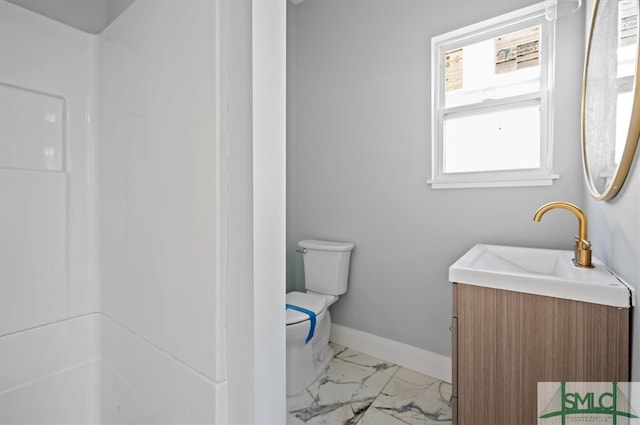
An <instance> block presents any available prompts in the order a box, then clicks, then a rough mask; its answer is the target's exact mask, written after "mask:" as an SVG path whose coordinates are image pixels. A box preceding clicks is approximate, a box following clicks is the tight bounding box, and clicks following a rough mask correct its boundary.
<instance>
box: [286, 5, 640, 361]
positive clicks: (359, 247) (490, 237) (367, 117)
mask: <svg viewBox="0 0 640 425" xmlns="http://www.w3.org/2000/svg"><path fill="white" fill-rule="evenodd" d="M532 3H534V2H532V1H516V0H513V1H484V0H483V1H473V0H467V1H451V0H432V1H424V0H403V1H402V2H397V1H375V2H372V1H370V0H322V1H320V0H307V1H305V2H303V3H301V4H300V5H298V6H292V5H290V12H291V13H290V17H289V38H290V40H289V52H288V53H289V71H288V72H289V99H288V101H289V111H288V119H289V127H288V170H287V172H288V186H287V189H288V193H287V197H288V210H287V214H288V235H287V237H288V252H287V261H288V278H287V280H288V282H287V288H288V290H292V289H302V288H303V287H304V286H303V285H304V283H303V281H304V278H303V269H302V264H301V258H299V254H296V253H295V241H297V240H299V239H303V238H310V237H313V238H326V239H334V240H346V241H353V242H355V243H356V249H355V251H354V253H353V256H352V264H351V276H350V286H349V291H348V292H347V293H346V294H345V295H343V296H342V297H340V300H339V301H338V302H337V303H336V304H335V305H334V306H333V307H332V314H333V316H332V317H333V320H334V322H336V323H339V324H341V325H344V326H348V327H351V328H355V329H358V330H361V331H364V332H369V333H372V334H374V335H378V336H381V337H385V338H389V339H392V340H395V341H399V342H403V343H406V344H410V345H413V346H415V347H419V348H423V349H426V350H429V351H432V352H435V353H439V354H443V355H450V353H451V348H450V345H451V335H450V332H449V324H450V320H451V319H450V317H451V285H450V284H449V282H448V267H449V265H451V264H452V263H453V262H454V261H455V260H456V259H457V258H458V257H460V256H461V255H462V254H463V253H464V252H465V251H467V250H468V249H469V248H470V247H472V246H473V245H474V244H476V243H497V244H513V245H527V246H535V247H550V248H566V249H571V248H572V246H573V237H574V235H575V234H576V232H577V220H576V219H575V218H574V217H573V216H572V215H571V214H570V213H568V212H566V211H554V212H552V213H549V214H547V215H545V217H544V219H543V220H542V222H541V223H536V222H534V221H533V220H532V217H533V214H534V212H535V211H536V209H537V208H538V207H539V206H540V205H542V204H544V203H546V202H549V201H554V200H566V201H570V202H575V203H578V204H581V203H582V201H583V200H584V190H583V187H582V175H581V162H580V161H581V159H580V132H579V127H580V126H579V124H580V94H581V79H582V63H583V59H582V58H583V53H584V49H583V47H584V40H583V38H584V11H583V10H581V11H580V12H579V13H577V14H574V15H572V16H570V17H567V18H564V19H562V20H560V21H558V26H557V50H556V67H557V71H556V108H555V125H554V128H555V152H554V169H555V171H556V172H557V173H559V174H560V176H561V177H560V179H559V180H557V181H556V182H555V183H554V185H553V186H552V187H537V188H499V189H457V190H433V189H431V187H430V186H428V185H427V184H426V181H427V179H428V178H430V172H431V165H430V164H431V147H430V106H429V105H430V79H431V76H430V40H431V37H432V36H434V35H437V34H440V33H443V32H447V31H450V30H453V29H456V28H459V27H462V26H465V25H469V24H472V23H475V22H477V21H481V20H484V19H488V18H490V17H493V16H496V15H499V14H502V13H506V12H509V11H512V10H515V9H518V8H520V7H524V6H527V5H529V4H532ZM636 229H637V227H636Z"/></svg>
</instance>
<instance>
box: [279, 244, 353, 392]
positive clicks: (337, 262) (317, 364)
mask: <svg viewBox="0 0 640 425" xmlns="http://www.w3.org/2000/svg"><path fill="white" fill-rule="evenodd" d="M298 246H299V247H300V248H302V249H301V252H302V253H303V255H304V267H305V287H306V292H290V293H288V294H287V295H286V318H287V328H286V339H287V349H286V353H287V395H288V396H291V395H295V394H297V393H299V392H300V391H302V390H303V389H305V388H306V387H307V386H308V385H309V384H311V383H313V382H314V381H315V380H316V379H318V378H319V377H320V375H322V373H323V372H324V370H325V369H326V368H327V366H328V365H329V362H330V361H331V359H332V358H333V350H332V349H331V347H330V346H329V337H330V331H331V314H330V313H329V306H331V305H332V304H333V303H335V302H336V301H337V300H338V295H341V294H343V293H345V292H346V290H347V280H348V272H349V262H350V256H351V251H352V250H353V248H354V246H355V245H354V244H353V243H345V242H330V241H318V240H304V241H300V242H298Z"/></svg>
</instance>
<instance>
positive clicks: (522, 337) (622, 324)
mask: <svg viewBox="0 0 640 425" xmlns="http://www.w3.org/2000/svg"><path fill="white" fill-rule="evenodd" d="M629 320H630V317H629V308H620V307H612V306H605V305H599V304H593V303H587V302H580V301H573V300H568V299H562V298H554V297H548V296H541V295H532V294H528V293H522V292H515V291H510V290H504V289H494V288H489V287H485V286H475V285H467V284H462V283H454V284H453V322H452V332H453V356H452V357H453V370H452V372H453V375H452V377H453V397H452V400H451V407H452V413H453V423H454V424H460V425H481V424H491V425H499V424H505V425H517V424H528V425H529V424H535V423H537V422H538V420H537V416H538V413H537V410H538V406H537V383H538V382H562V381H566V382H584V381H598V382H611V381H618V382H627V381H628V380H629Z"/></svg>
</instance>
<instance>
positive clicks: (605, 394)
mask: <svg viewBox="0 0 640 425" xmlns="http://www.w3.org/2000/svg"><path fill="white" fill-rule="evenodd" d="M544 384H552V385H557V384H558V383H546V382H545V383H538V399H539V400H538V401H539V402H540V396H541V391H540V390H541V385H544ZM570 384H572V385H571V388H570V389H569V388H567V382H560V385H559V388H558V389H557V390H556V391H555V393H554V394H553V396H552V397H551V399H550V400H549V402H548V403H547V404H546V406H545V407H544V408H543V409H542V411H541V412H540V416H539V419H549V418H557V417H559V419H560V420H561V424H562V425H565V424H566V423H567V419H569V420H570V423H594V420H597V423H612V424H613V425H617V424H618V418H619V417H622V418H638V415H637V413H636V412H635V410H633V408H632V406H631V403H630V402H629V397H628V394H629V391H628V388H629V387H628V385H627V386H624V385H623V388H627V391H624V392H623V391H622V389H621V387H620V385H619V383H618V382H606V383H602V382H575V383H570ZM539 406H540V403H539ZM603 420H604V421H603ZM538 423H539V424H544V423H546V422H545V421H540V420H539V421H538ZM625 423H628V420H627V421H625Z"/></svg>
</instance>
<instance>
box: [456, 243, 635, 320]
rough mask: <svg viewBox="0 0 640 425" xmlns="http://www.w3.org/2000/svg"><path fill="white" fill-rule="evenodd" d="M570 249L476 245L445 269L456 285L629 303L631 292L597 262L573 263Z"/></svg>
mask: <svg viewBox="0 0 640 425" xmlns="http://www.w3.org/2000/svg"><path fill="white" fill-rule="evenodd" d="M573 256H574V251H569V250H566V251H565V250H556V249H540V248H526V247H514V246H504V245H484V244H478V245H475V246H474V247H473V248H471V249H470V250H469V251H467V252H466V253H465V254H464V255H463V256H462V257H460V259H458V261H456V262H455V263H454V264H453V265H452V266H451V267H449V280H450V281H451V282H456V283H465V284H469V285H478V286H486V287H489V288H496V289H505V290H509V291H517V292H525V293H529V294H536V295H544V296H549V297H556V298H565V299H569V300H575V301H584V302H589V303H596V304H603V305H610V306H614V307H627V308H628V307H630V305H631V300H632V290H631V289H630V287H628V285H626V284H625V283H624V282H623V281H622V280H621V279H620V278H618V277H617V276H615V275H614V274H613V273H612V272H611V271H610V270H609V269H608V268H607V267H606V266H605V265H604V264H603V263H602V262H601V261H599V260H598V259H597V258H595V257H593V259H592V262H593V266H594V267H593V268H582V267H576V266H574V265H573V262H572V259H573Z"/></svg>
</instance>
